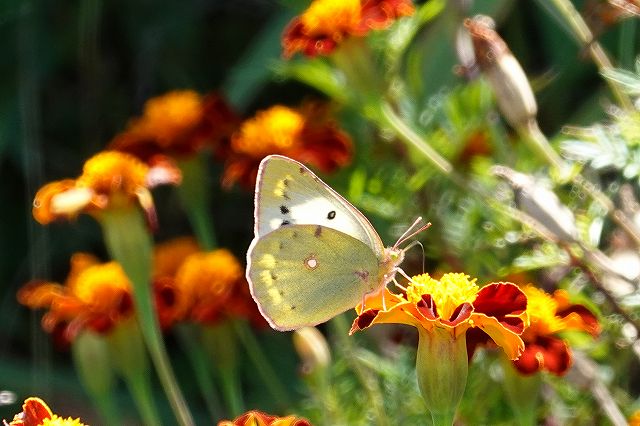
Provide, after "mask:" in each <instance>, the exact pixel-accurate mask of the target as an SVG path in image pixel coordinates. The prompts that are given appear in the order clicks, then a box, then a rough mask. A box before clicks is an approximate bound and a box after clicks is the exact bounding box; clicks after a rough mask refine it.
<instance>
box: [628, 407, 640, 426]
mask: <svg viewBox="0 0 640 426" xmlns="http://www.w3.org/2000/svg"><path fill="white" fill-rule="evenodd" d="M629 426H640V410H637V411H636V412H634V413H633V414H632V415H631V417H629Z"/></svg>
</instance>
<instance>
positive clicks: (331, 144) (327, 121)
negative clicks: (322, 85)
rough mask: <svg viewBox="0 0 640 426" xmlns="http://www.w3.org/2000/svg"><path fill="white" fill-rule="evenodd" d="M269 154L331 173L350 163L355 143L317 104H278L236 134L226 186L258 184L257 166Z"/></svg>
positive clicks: (257, 116)
mask: <svg viewBox="0 0 640 426" xmlns="http://www.w3.org/2000/svg"><path fill="white" fill-rule="evenodd" d="M269 154H282V155H286V156H288V157H291V158H293V159H296V160H299V161H301V162H303V163H307V164H310V165H312V166H315V167H317V168H319V169H320V170H322V171H323V172H326V173H330V172H332V171H334V170H335V169H337V168H338V167H343V166H345V165H346V164H348V163H349V161H350V160H351V155H352V144H351V139H350V138H349V136H348V135H347V134H346V133H345V132H344V131H342V130H340V129H339V128H338V126H337V124H336V123H335V121H334V120H333V119H332V118H331V117H330V115H329V109H328V108H327V107H326V106H325V105H321V104H318V103H306V104H304V105H303V106H302V107H301V108H300V109H292V108H289V107H285V106H282V105H275V106H273V107H271V108H269V109H266V110H263V111H259V112H258V113H257V114H256V115H255V116H254V117H253V118H251V119H248V120H246V121H245V122H244V123H242V125H241V126H240V128H239V130H238V131H237V132H236V133H234V135H233V137H232V139H231V146H230V149H229V153H228V158H227V162H226V165H225V171H224V176H223V185H225V186H227V187H228V186H231V185H232V184H233V183H234V182H236V181H240V183H242V184H243V185H244V186H246V187H253V185H254V184H255V179H256V175H257V172H258V165H259V164H260V161H261V160H262V159H263V158H264V157H265V156H267V155H269Z"/></svg>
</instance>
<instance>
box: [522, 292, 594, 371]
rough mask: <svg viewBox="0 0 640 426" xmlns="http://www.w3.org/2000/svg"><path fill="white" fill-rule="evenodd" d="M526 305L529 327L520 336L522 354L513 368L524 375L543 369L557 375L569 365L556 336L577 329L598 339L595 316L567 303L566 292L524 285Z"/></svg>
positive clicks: (566, 351)
mask: <svg viewBox="0 0 640 426" xmlns="http://www.w3.org/2000/svg"><path fill="white" fill-rule="evenodd" d="M523 291H524V292H525V294H526V295H527V299H528V300H529V305H528V306H527V312H528V313H529V318H530V319H531V325H530V326H529V327H528V328H527V329H526V330H525V331H524V333H523V334H522V339H523V340H524V342H525V349H524V353H523V354H522V356H521V357H520V359H518V360H517V361H514V362H513V363H514V366H515V367H516V368H517V369H518V371H520V372H521V373H523V374H533V373H536V372H537V371H540V370H545V371H548V372H550V373H553V374H555V375H557V376H561V375H563V374H565V373H566V372H567V371H568V369H569V367H570V366H571V350H570V349H569V346H568V345H567V344H566V342H565V341H564V340H562V339H561V338H560V337H558V336H557V334H558V333H560V332H562V331H565V330H580V331H586V332H588V333H590V334H591V335H592V336H597V335H598V334H599V333H600V325H599V324H598V320H597V318H596V316H595V315H594V314H593V313H592V312H591V311H590V310H588V309H587V308H586V307H584V306H583V305H576V304H571V303H569V297H568V293H567V292H566V291H564V290H556V291H555V292H554V293H553V295H550V294H547V293H546V292H544V291H543V290H541V289H539V288H536V287H534V286H533V285H527V286H524V287H523Z"/></svg>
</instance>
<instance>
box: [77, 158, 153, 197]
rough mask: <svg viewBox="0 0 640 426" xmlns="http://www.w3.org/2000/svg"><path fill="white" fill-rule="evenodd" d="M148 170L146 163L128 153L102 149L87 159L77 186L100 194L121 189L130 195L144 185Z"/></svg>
mask: <svg viewBox="0 0 640 426" xmlns="http://www.w3.org/2000/svg"><path fill="white" fill-rule="evenodd" d="M148 172H149V167H148V166H147V165H145V164H144V163H143V162H141V161H140V160H138V159H137V158H135V157H133V156H131V155H129V154H124V153H122V152H117V151H104V152H101V153H99V154H97V155H94V156H93V157H91V158H90V159H89V160H87V162H86V163H85V164H84V168H83V170H82V176H80V178H78V180H77V186H78V187H86V188H91V189H93V190H94V191H95V192H97V193H100V194H111V193H113V192H116V191H122V192H124V193H126V194H128V195H132V194H135V193H136V191H137V190H138V189H139V188H142V187H145V186H146V176H147V173H148Z"/></svg>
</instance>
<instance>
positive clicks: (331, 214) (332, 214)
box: [327, 210, 336, 220]
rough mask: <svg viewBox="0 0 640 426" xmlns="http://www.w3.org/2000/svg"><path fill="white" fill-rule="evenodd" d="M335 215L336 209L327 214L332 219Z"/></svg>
mask: <svg viewBox="0 0 640 426" xmlns="http://www.w3.org/2000/svg"><path fill="white" fill-rule="evenodd" d="M335 217H336V211H335V210H331V211H330V212H329V214H328V215H327V219H329V220H331V219H333V218H335Z"/></svg>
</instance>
